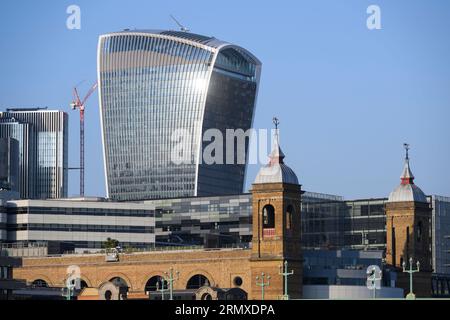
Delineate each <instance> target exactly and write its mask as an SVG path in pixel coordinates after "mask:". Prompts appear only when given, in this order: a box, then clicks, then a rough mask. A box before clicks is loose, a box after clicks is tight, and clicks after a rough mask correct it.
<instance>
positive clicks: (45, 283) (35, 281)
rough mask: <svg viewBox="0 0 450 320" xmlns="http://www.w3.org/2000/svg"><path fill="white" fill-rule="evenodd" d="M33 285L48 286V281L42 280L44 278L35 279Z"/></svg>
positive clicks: (38, 286)
mask: <svg viewBox="0 0 450 320" xmlns="http://www.w3.org/2000/svg"><path fill="white" fill-rule="evenodd" d="M31 285H32V286H33V287H36V288H48V283H47V281H45V280H42V279H36V280H34V281H33V282H32V283H31Z"/></svg>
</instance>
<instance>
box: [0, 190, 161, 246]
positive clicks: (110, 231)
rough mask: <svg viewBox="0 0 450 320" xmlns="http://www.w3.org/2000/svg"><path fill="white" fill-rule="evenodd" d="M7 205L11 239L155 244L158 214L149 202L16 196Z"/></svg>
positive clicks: (131, 244) (77, 242)
mask: <svg viewBox="0 0 450 320" xmlns="http://www.w3.org/2000/svg"><path fill="white" fill-rule="evenodd" d="M4 206H5V207H6V212H7V213H8V227H7V231H8V242H11V243H20V242H48V241H58V242H65V243H71V244H73V245H74V246H75V248H76V249H100V248H102V244H103V243H104V242H105V241H106V239H107V238H112V239H116V240H118V241H119V242H120V245H121V246H122V247H127V246H130V247H133V248H142V247H145V248H149V247H153V246H154V242H155V235H154V229H155V218H154V210H153V209H152V207H151V206H149V205H143V204H132V203H111V202H108V201H101V200H98V199H85V198H83V199H78V200H77V199H64V200H56V199H55V200H54V199H52V200H17V201H8V202H7V203H6V204H5V205H4Z"/></svg>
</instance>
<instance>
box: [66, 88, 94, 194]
mask: <svg viewBox="0 0 450 320" xmlns="http://www.w3.org/2000/svg"><path fill="white" fill-rule="evenodd" d="M95 89H97V83H94V85H93V86H92V87H91V89H89V91H88V93H87V94H86V96H85V97H84V99H83V100H81V99H80V96H79V95H78V90H77V87H75V88H73V101H72V103H71V104H70V106H71V107H72V109H73V110H75V109H79V110H80V197H84V105H85V103H86V101H87V99H89V97H90V96H91V95H92V94H93V93H94V91H95Z"/></svg>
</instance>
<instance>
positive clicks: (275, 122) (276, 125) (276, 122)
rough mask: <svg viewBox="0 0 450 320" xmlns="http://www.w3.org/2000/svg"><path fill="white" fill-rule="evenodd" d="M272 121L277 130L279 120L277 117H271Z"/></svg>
mask: <svg viewBox="0 0 450 320" xmlns="http://www.w3.org/2000/svg"><path fill="white" fill-rule="evenodd" d="M272 122H273V124H274V125H275V130H277V129H278V125H279V124H280V120H278V118H277V117H273V119H272Z"/></svg>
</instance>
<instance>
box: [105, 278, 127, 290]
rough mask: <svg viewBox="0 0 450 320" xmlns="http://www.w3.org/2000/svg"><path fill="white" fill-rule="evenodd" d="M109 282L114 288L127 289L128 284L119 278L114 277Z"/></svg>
mask: <svg viewBox="0 0 450 320" xmlns="http://www.w3.org/2000/svg"><path fill="white" fill-rule="evenodd" d="M109 281H110V282H112V283H113V284H114V285H115V286H116V287H120V288H128V283H127V282H126V281H125V280H124V279H122V278H121V277H114V278H111V279H110V280H109Z"/></svg>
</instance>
